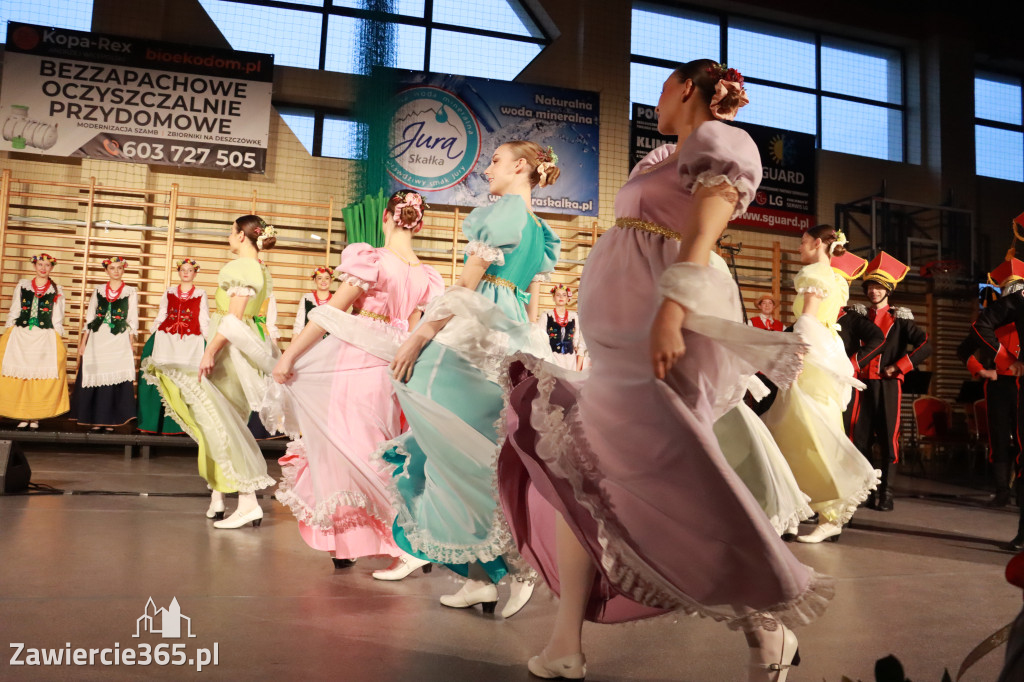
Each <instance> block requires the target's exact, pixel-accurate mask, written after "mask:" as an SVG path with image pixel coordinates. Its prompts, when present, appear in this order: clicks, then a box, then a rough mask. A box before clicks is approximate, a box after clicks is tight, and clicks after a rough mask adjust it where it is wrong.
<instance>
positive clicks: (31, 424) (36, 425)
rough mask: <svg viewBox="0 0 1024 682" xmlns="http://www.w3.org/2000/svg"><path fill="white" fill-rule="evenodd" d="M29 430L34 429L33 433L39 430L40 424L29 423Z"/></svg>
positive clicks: (35, 422)
mask: <svg viewBox="0 0 1024 682" xmlns="http://www.w3.org/2000/svg"><path fill="white" fill-rule="evenodd" d="M28 428H30V429H32V430H33V431H35V430H37V429H38V428H39V422H37V421H31V422H29V423H28Z"/></svg>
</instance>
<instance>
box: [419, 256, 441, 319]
mask: <svg viewBox="0 0 1024 682" xmlns="http://www.w3.org/2000/svg"><path fill="white" fill-rule="evenodd" d="M423 272H424V273H425V274H426V275H427V286H426V288H425V289H424V290H423V293H422V294H420V300H419V302H418V303H417V304H416V310H419V311H421V312H422V311H423V310H424V309H425V308H426V307H427V304H428V303H430V302H431V301H432V300H434V299H435V298H437V297H438V296H440V295H441V294H443V293H444V279H442V277H441V273H440V272H438V271H437V270H435V269H434V268H432V267H430V266H429V265H424V266H423Z"/></svg>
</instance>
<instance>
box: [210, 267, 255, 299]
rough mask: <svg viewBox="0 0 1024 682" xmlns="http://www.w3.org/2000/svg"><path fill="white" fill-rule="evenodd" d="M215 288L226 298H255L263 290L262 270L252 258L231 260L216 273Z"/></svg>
mask: <svg viewBox="0 0 1024 682" xmlns="http://www.w3.org/2000/svg"><path fill="white" fill-rule="evenodd" d="M217 286H218V287H220V288H221V289H223V290H224V291H226V292H227V294H228V296H255V295H256V294H257V293H258V292H259V290H260V289H262V288H263V268H262V267H261V266H260V263H259V261H257V260H253V259H252V258H239V259H238V260H233V261H231V262H230V263H228V264H227V265H225V266H224V267H222V268H221V269H220V272H219V273H217Z"/></svg>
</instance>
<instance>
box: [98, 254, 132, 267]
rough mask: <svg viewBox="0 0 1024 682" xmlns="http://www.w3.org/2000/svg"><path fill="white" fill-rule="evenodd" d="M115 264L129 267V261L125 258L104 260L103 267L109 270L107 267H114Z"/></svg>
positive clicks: (113, 257) (112, 257)
mask: <svg viewBox="0 0 1024 682" xmlns="http://www.w3.org/2000/svg"><path fill="white" fill-rule="evenodd" d="M114 263H121V264H122V265H125V266H127V265H128V261H127V260H125V259H124V258H121V257H120V256H111V257H110V258H104V259H103V267H104V268H107V267H109V266H111V265H113V264H114Z"/></svg>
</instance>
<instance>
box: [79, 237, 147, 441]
mask: <svg viewBox="0 0 1024 682" xmlns="http://www.w3.org/2000/svg"><path fill="white" fill-rule="evenodd" d="M125 264H126V261H125V259H124V258H121V257H120V256H113V257H112V258H107V259H106V260H104V261H103V267H104V269H105V270H106V272H107V277H108V278H109V281H107V282H106V283H105V284H101V285H99V286H98V287H96V288H95V289H94V290H93V292H92V296H91V297H90V298H89V308H88V310H87V311H86V313H85V319H86V327H85V330H84V332H83V334H82V340H81V342H80V344H79V348H78V354H79V358H80V360H79V366H78V376H77V378H76V379H75V390H74V391H73V392H72V394H71V419H74V420H76V421H77V422H78V423H79V424H85V425H89V426H92V430H93V431H99V430H100V429H101V428H105V429H106V430H107V431H113V430H114V428H113V427H115V426H120V425H122V424H127V423H128V422H130V421H131V420H132V419H135V416H136V404H135V351H134V350H133V346H134V342H135V337H136V336H137V335H138V333H139V298H138V293H137V292H136V290H135V287H132V286H128V285H127V284H125V283H124V280H123V277H124V270H125Z"/></svg>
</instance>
